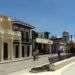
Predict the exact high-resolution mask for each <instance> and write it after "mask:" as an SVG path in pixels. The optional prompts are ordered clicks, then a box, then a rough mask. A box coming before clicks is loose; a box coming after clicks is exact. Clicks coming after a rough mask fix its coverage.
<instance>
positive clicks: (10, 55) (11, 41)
mask: <svg viewBox="0 0 75 75" xmlns="http://www.w3.org/2000/svg"><path fill="white" fill-rule="evenodd" d="M12 59H13V37H12V38H10V41H9V43H8V60H12Z"/></svg>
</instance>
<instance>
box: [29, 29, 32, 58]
mask: <svg viewBox="0 0 75 75" xmlns="http://www.w3.org/2000/svg"><path fill="white" fill-rule="evenodd" d="M30 43H31V45H30V53H29V57H32V29H30Z"/></svg>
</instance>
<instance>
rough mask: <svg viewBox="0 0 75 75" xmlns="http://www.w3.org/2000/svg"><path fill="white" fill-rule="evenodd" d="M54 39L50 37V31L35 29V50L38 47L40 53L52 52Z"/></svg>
mask: <svg viewBox="0 0 75 75" xmlns="http://www.w3.org/2000/svg"><path fill="white" fill-rule="evenodd" d="M52 44H53V41H51V40H50V39H49V33H48V32H35V31H33V50H34V49H38V50H39V54H49V53H51V45H52Z"/></svg>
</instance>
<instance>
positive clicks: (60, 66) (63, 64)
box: [53, 57, 75, 70]
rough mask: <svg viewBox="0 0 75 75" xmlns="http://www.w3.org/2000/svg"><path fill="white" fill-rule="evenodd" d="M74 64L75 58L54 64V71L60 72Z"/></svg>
mask: <svg viewBox="0 0 75 75" xmlns="http://www.w3.org/2000/svg"><path fill="white" fill-rule="evenodd" d="M72 62H75V57H71V58H67V59H65V60H62V61H59V62H56V63H54V64H53V65H54V70H58V69H60V68H62V67H64V66H66V65H68V64H70V63H72Z"/></svg>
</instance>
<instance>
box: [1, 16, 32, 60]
mask: <svg viewBox="0 0 75 75" xmlns="http://www.w3.org/2000/svg"><path fill="white" fill-rule="evenodd" d="M31 56H32V26H31V25H29V24H26V23H24V22H21V21H15V20H12V19H11V18H10V17H8V16H4V15H1V16H0V61H8V60H16V59H22V58H24V57H31Z"/></svg>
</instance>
